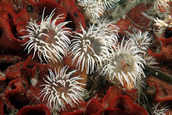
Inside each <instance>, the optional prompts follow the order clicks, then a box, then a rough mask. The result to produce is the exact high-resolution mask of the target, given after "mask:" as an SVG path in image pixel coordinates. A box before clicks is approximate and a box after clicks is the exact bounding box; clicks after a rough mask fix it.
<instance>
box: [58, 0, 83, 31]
mask: <svg viewBox="0 0 172 115" xmlns="http://www.w3.org/2000/svg"><path fill="white" fill-rule="evenodd" d="M75 1H76V0H59V4H61V5H62V6H63V7H64V8H65V10H66V11H67V13H68V18H70V20H72V22H71V23H74V24H73V25H72V26H73V27H72V29H74V30H75V31H77V32H80V31H81V29H80V26H81V25H82V26H83V27H84V28H85V27H86V24H85V18H84V15H83V14H82V13H81V12H80V10H79V8H78V7H77V6H76V3H75Z"/></svg>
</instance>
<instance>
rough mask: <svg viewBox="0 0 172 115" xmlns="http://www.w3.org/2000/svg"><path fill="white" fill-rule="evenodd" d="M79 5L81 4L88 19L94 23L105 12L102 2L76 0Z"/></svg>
mask: <svg viewBox="0 0 172 115" xmlns="http://www.w3.org/2000/svg"><path fill="white" fill-rule="evenodd" d="M78 4H79V6H81V7H82V8H83V10H84V12H85V14H86V16H87V17H88V19H89V20H90V21H91V22H93V23H95V22H97V19H99V18H100V17H101V16H102V15H103V14H104V12H105V9H104V6H103V4H102V2H99V1H96V0H78Z"/></svg>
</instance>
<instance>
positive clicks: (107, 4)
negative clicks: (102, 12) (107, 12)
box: [99, 0, 120, 9]
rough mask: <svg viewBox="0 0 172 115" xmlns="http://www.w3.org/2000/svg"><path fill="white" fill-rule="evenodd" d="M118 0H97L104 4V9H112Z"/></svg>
mask: <svg viewBox="0 0 172 115" xmlns="http://www.w3.org/2000/svg"><path fill="white" fill-rule="evenodd" d="M119 1H120V0H99V2H102V4H103V5H104V9H112V8H114V7H115V6H116V5H115V4H116V3H118V2H119Z"/></svg>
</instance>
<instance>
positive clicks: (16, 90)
mask: <svg viewBox="0 0 172 115" xmlns="http://www.w3.org/2000/svg"><path fill="white" fill-rule="evenodd" d="M25 86H26V87H27V84H26V83H25V82H24V80H22V79H21V78H19V79H14V80H12V81H10V82H9V84H8V87H7V89H6V90H5V100H6V103H7V104H8V108H18V109H19V108H21V107H23V106H24V105H26V104H28V103H29V100H28V99H27V97H26V95H25V92H26V89H25Z"/></svg>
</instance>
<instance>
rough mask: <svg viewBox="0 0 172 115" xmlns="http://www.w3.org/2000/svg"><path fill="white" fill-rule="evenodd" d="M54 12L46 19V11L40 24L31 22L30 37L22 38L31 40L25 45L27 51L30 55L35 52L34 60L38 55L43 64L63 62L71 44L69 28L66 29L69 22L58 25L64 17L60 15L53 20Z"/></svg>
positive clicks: (28, 29)
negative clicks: (57, 22) (58, 21)
mask: <svg viewBox="0 0 172 115" xmlns="http://www.w3.org/2000/svg"><path fill="white" fill-rule="evenodd" d="M54 11H55V10H53V11H52V12H51V14H50V15H49V16H46V17H44V12H45V9H44V10H43V14H42V20H41V22H40V24H37V22H36V20H34V21H30V22H29V25H28V26H26V31H27V32H28V35H25V36H22V38H29V40H28V41H27V42H26V43H25V45H26V47H25V49H27V50H28V53H30V52H31V51H32V50H33V58H34V57H35V54H36V53H37V55H38V58H39V60H40V61H41V62H43V61H46V62H59V61H61V60H62V59H63V56H64V55H66V52H67V49H68V47H69V44H70V39H69V38H68V35H69V34H70V31H69V28H67V27H64V26H65V25H66V24H67V23H68V22H61V23H59V24H56V21H57V20H60V19H63V16H62V15H58V16H57V17H55V18H54V19H53V16H54V14H55V12H54Z"/></svg>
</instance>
